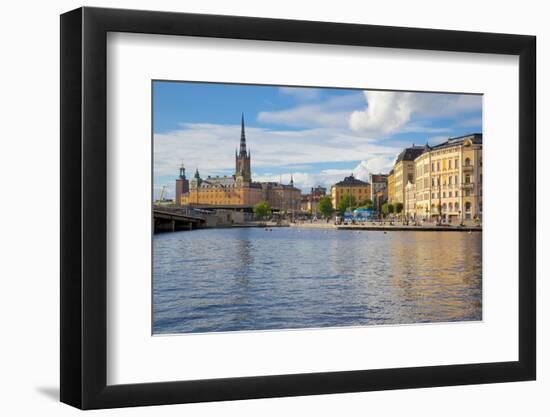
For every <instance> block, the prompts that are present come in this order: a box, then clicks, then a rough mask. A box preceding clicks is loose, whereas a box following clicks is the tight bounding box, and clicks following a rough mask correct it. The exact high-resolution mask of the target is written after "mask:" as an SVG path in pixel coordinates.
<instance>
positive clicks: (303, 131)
mask: <svg viewBox="0 0 550 417" xmlns="http://www.w3.org/2000/svg"><path fill="white" fill-rule="evenodd" d="M242 113H244V115H245V123H246V136H247V145H248V147H249V148H250V149H251V151H252V176H253V178H254V179H255V180H260V181H267V180H271V181H279V180H281V181H282V182H283V183H286V182H288V181H289V180H290V175H291V174H292V175H293V177H294V181H295V184H296V185H297V186H298V187H299V188H301V189H302V190H303V192H304V193H306V192H307V191H308V189H309V188H311V187H312V186H315V185H324V186H327V187H329V186H330V184H332V183H334V182H336V181H339V180H340V179H342V178H343V177H344V176H347V175H349V174H350V173H354V175H356V176H357V177H358V178H361V179H366V178H367V177H368V173H369V172H371V173H378V172H387V171H389V169H391V166H392V164H393V161H394V160H395V156H396V155H397V154H398V153H399V152H400V151H401V149H403V148H404V147H406V146H411V145H412V144H413V143H414V144H426V143H429V144H431V145H433V144H436V143H440V142H442V141H444V140H446V139H447V138H449V137H453V136H459V135H463V134H468V133H474V132H481V131H482V126H481V123H482V122H481V120H482V96H479V95H458V94H436V93H410V92H391V91H373V90H350V89H328V88H322V89H321V88H299V87H278V86H258V85H239V84H214V83H191V82H166V81H155V82H154V83H153V133H154V190H155V197H157V196H158V193H159V190H160V189H161V188H162V186H164V185H166V186H168V196H169V197H172V196H173V190H174V181H175V178H176V176H177V174H178V168H179V165H180V164H181V162H182V161H183V162H184V164H185V166H186V170H187V175H188V177H190V176H192V175H193V173H194V172H195V169H197V168H198V169H199V171H200V173H201V176H202V177H203V178H204V177H206V176H207V175H231V174H233V170H234V152H235V148H236V147H238V144H239V139H240V120H241V114H242Z"/></svg>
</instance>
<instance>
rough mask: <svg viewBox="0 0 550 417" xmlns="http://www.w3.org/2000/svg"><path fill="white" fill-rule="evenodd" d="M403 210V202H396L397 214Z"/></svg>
mask: <svg viewBox="0 0 550 417" xmlns="http://www.w3.org/2000/svg"><path fill="white" fill-rule="evenodd" d="M402 211H403V203H395V212H396V213H397V214H399V213H401V212H402Z"/></svg>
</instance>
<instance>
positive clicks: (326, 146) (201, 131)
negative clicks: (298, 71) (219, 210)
mask: <svg viewBox="0 0 550 417" xmlns="http://www.w3.org/2000/svg"><path fill="white" fill-rule="evenodd" d="M239 135H240V126H238V125H237V126H228V125H214V124H187V125H185V128H184V129H182V130H178V131H173V132H169V133H163V134H155V135H154V141H155V143H154V159H155V175H174V174H176V173H177V170H178V167H179V165H180V163H181V161H182V160H183V161H184V163H185V165H186V167H187V172H188V173H189V174H190V175H191V174H192V173H193V172H194V171H195V169H196V168H197V167H198V168H199V169H200V172H201V175H203V174H218V173H224V172H231V171H232V170H233V168H234V164H235V160H234V155H235V148H236V146H237V145H238V143H239ZM247 144H248V146H249V147H250V149H251V153H252V164H253V169H254V168H258V167H261V168H268V167H281V166H284V165H304V164H313V163H321V162H347V161H357V160H360V159H367V158H371V157H377V156H384V157H387V156H392V157H393V156H395V154H397V153H398V152H399V151H400V148H398V147H392V146H385V145H383V144H379V143H376V142H375V141H374V140H372V139H370V138H367V137H366V136H364V135H360V134H354V133H350V132H349V131H345V130H342V129H307V130H300V131H289V130H272V129H262V128H248V129H247Z"/></svg>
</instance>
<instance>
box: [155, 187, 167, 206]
mask: <svg viewBox="0 0 550 417" xmlns="http://www.w3.org/2000/svg"><path fill="white" fill-rule="evenodd" d="M167 189H168V186H167V185H163V186H162V189H161V190H160V197H159V199H158V200H157V206H160V205H161V203H162V202H163V201H164V195H165V194H166V190H167Z"/></svg>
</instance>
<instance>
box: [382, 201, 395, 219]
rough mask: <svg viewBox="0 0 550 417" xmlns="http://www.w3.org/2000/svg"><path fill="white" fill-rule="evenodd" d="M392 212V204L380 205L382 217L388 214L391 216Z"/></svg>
mask: <svg viewBox="0 0 550 417" xmlns="http://www.w3.org/2000/svg"><path fill="white" fill-rule="evenodd" d="M393 210H394V207H393V204H391V203H384V204H382V213H383V214H384V217H386V216H388V214H392V213H393Z"/></svg>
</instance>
